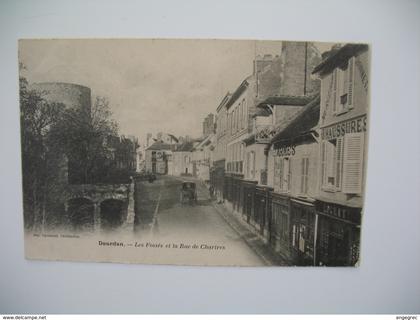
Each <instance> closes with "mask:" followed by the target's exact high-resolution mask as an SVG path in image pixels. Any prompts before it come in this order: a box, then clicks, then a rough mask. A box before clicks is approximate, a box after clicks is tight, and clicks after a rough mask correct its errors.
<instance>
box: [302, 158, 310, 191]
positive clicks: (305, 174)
mask: <svg viewBox="0 0 420 320" xmlns="http://www.w3.org/2000/svg"><path fill="white" fill-rule="evenodd" d="M308 171H309V158H302V159H301V183H300V193H301V194H302V195H306V194H307V193H308Z"/></svg>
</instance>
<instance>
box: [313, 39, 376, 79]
mask: <svg viewBox="0 0 420 320" xmlns="http://www.w3.org/2000/svg"><path fill="white" fill-rule="evenodd" d="M367 50H369V45H367V44H363V43H349V44H346V45H345V46H343V47H342V48H341V49H339V50H337V51H336V52H335V53H333V54H331V55H329V56H328V57H327V58H326V59H325V60H323V61H322V62H321V63H320V64H319V65H317V66H316V67H315V68H314V70H313V71H312V73H313V74H314V73H319V74H320V75H324V74H327V73H330V72H331V71H332V70H333V69H334V68H335V67H337V66H339V65H341V64H343V63H345V62H346V61H348V60H349V59H350V58H351V57H353V56H355V55H356V54H358V53H359V52H363V51H367Z"/></svg>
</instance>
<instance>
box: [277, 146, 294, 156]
mask: <svg viewBox="0 0 420 320" xmlns="http://www.w3.org/2000/svg"><path fill="white" fill-rule="evenodd" d="M295 153H296V146H295V145H290V146H281V147H279V148H276V149H274V155H275V156H278V157H286V156H294V155H295Z"/></svg>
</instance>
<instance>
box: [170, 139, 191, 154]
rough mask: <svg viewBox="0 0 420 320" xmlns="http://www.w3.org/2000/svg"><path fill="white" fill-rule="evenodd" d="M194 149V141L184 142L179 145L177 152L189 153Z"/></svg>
mask: <svg viewBox="0 0 420 320" xmlns="http://www.w3.org/2000/svg"><path fill="white" fill-rule="evenodd" d="M193 147H194V143H193V142H192V141H188V142H184V143H182V144H179V145H177V147H176V149H175V151H178V152H188V151H192V149H193Z"/></svg>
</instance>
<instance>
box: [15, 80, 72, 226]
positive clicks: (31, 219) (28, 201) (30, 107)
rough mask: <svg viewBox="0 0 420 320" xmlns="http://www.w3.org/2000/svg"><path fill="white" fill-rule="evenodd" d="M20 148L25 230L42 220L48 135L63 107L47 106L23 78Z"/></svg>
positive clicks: (53, 160) (50, 160)
mask: <svg viewBox="0 0 420 320" xmlns="http://www.w3.org/2000/svg"><path fill="white" fill-rule="evenodd" d="M19 89H20V121H21V147H22V188H23V200H24V202H23V205H24V221H25V227H26V228H31V227H32V226H34V225H35V224H40V223H41V221H42V219H43V217H45V210H46V194H47V193H48V192H47V191H48V190H47V185H48V180H49V179H50V174H49V173H50V170H49V165H50V164H51V165H52V164H53V163H56V162H57V159H56V158H55V157H51V152H50V150H49V147H48V145H47V135H48V133H49V131H50V129H51V127H52V126H53V125H54V123H56V122H57V121H58V119H59V117H60V114H61V112H62V110H63V109H64V105H63V104H59V103H48V102H47V101H46V100H45V99H43V98H42V95H41V94H40V93H39V92H36V91H34V90H30V89H29V88H28V82H27V80H26V79H25V78H24V77H20V79H19Z"/></svg>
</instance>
